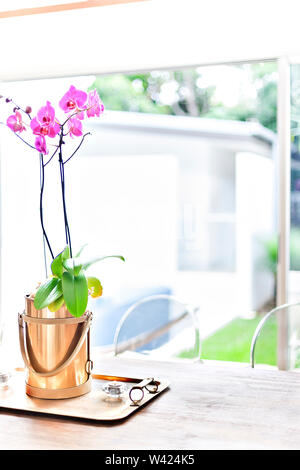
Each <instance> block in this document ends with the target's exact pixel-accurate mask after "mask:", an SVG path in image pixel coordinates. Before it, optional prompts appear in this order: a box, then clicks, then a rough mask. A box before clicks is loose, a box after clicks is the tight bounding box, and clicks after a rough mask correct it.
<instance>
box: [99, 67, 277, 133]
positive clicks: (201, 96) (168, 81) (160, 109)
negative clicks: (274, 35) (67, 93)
mask: <svg viewBox="0 0 300 470" xmlns="http://www.w3.org/2000/svg"><path fill="white" fill-rule="evenodd" d="M213 67H214V66H212V67H211V68H212V69H213ZM228 67H229V66H228ZM230 67H232V68H233V69H240V70H241V71H242V72H243V71H244V72H245V76H244V78H243V79H242V80H248V82H249V83H248V88H249V90H251V96H247V95H246V94H243V93H241V95H240V96H239V99H238V102H237V103H235V104H234V105H232V106H228V105H226V104H225V103H224V102H223V101H222V100H217V99H216V91H217V90H216V88H217V87H216V86H215V85H214V84H213V83H212V84H211V85H207V86H202V85H201V78H202V77H203V76H205V71H204V72H202V69H201V67H197V68H192V69H182V70H173V71H165V70H161V71H152V72H147V73H136V74H114V75H107V76H97V77H96V79H95V82H94V83H93V85H92V86H91V89H92V88H96V89H97V90H98V92H99V94H100V96H101V97H102V99H103V102H104V104H105V106H106V108H107V109H110V110H119V111H134V112H142V113H156V114H157V113H159V114H172V115H183V116H195V117H206V118H215V119H233V120H239V121H248V120H252V121H253V120H254V121H255V120H256V121H258V122H260V123H261V124H262V125H263V126H265V127H267V128H269V129H271V130H273V131H276V106H277V104H276V102H277V65H276V63H275V62H265V63H255V64H250V65H249V64H245V65H232V66H230ZM215 70H216V74H217V73H218V70H217V69H215ZM241 76H243V75H241Z"/></svg>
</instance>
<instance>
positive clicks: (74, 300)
mask: <svg viewBox="0 0 300 470" xmlns="http://www.w3.org/2000/svg"><path fill="white" fill-rule="evenodd" d="M62 288H63V296H64V300H65V304H66V306H67V308H68V310H69V312H70V313H71V315H73V316H74V317H81V315H83V314H84V312H85V310H86V306H87V302H88V285H87V280H86V277H85V275H84V274H83V273H79V274H78V275H77V276H74V275H73V274H72V273H70V272H69V271H65V272H64V273H63V276H62Z"/></svg>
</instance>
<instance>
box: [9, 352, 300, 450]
mask: <svg viewBox="0 0 300 470" xmlns="http://www.w3.org/2000/svg"><path fill="white" fill-rule="evenodd" d="M94 372H96V373H97V372H99V373H101V374H115V375H121V376H122V375H123V376H134V375H138V376H141V375H142V376H145V377H147V376H152V375H153V376H161V377H163V376H164V377H168V378H169V379H170V380H171V386H170V389H169V390H167V391H166V392H164V393H163V394H162V395H160V396H158V397H157V398H155V400H153V401H152V402H150V403H149V404H148V405H147V406H145V407H144V408H141V409H140V410H139V411H137V412H136V413H135V414H133V415H132V416H131V417H129V418H128V419H126V420H124V421H122V422H118V423H116V424H99V423H93V422H85V421H76V420H69V419H66V418H56V417H45V416H33V415H30V414H22V413H20V412H8V411H5V410H1V411H0V449H112V450H116V449H264V448H267V449H270V448H277V449H284V448H296V449H300V374H298V373H295V372H280V371H273V370H261V369H253V370H252V369H250V368H249V366H247V365H245V367H236V366H234V365H230V366H228V365H226V366H224V365H222V363H221V362H220V363H214V364H213V365H211V364H186V363H160V362H152V361H151V362H150V361H138V360H132V359H130V360H129V359H120V358H118V359H103V360H102V362H101V361H100V362H99V363H97V364H96V367H95V368H94Z"/></svg>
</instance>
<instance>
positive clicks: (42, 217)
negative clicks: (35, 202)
mask: <svg viewBox="0 0 300 470" xmlns="http://www.w3.org/2000/svg"><path fill="white" fill-rule="evenodd" d="M40 180H41V192H40V219H41V226H42V230H43V237H44V240H45V241H46V243H47V245H48V248H49V251H50V254H51V256H52V259H54V255H53V251H52V248H51V245H50V242H49V239H48V236H47V233H46V230H45V226H44V216H43V195H44V186H45V167H44V156H43V154H42V153H40ZM45 264H47V262H46V259H45ZM46 271H47V268H46Z"/></svg>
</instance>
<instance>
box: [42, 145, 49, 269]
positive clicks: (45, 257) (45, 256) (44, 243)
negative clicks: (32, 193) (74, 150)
mask: <svg viewBox="0 0 300 470" xmlns="http://www.w3.org/2000/svg"><path fill="white" fill-rule="evenodd" d="M42 157H43V154H41V153H40V187H42V166H43V162H42ZM42 210H43V209H42ZM43 252H44V263H45V274H46V278H47V277H48V269H47V254H46V242H45V236H44V234H43Z"/></svg>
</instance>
